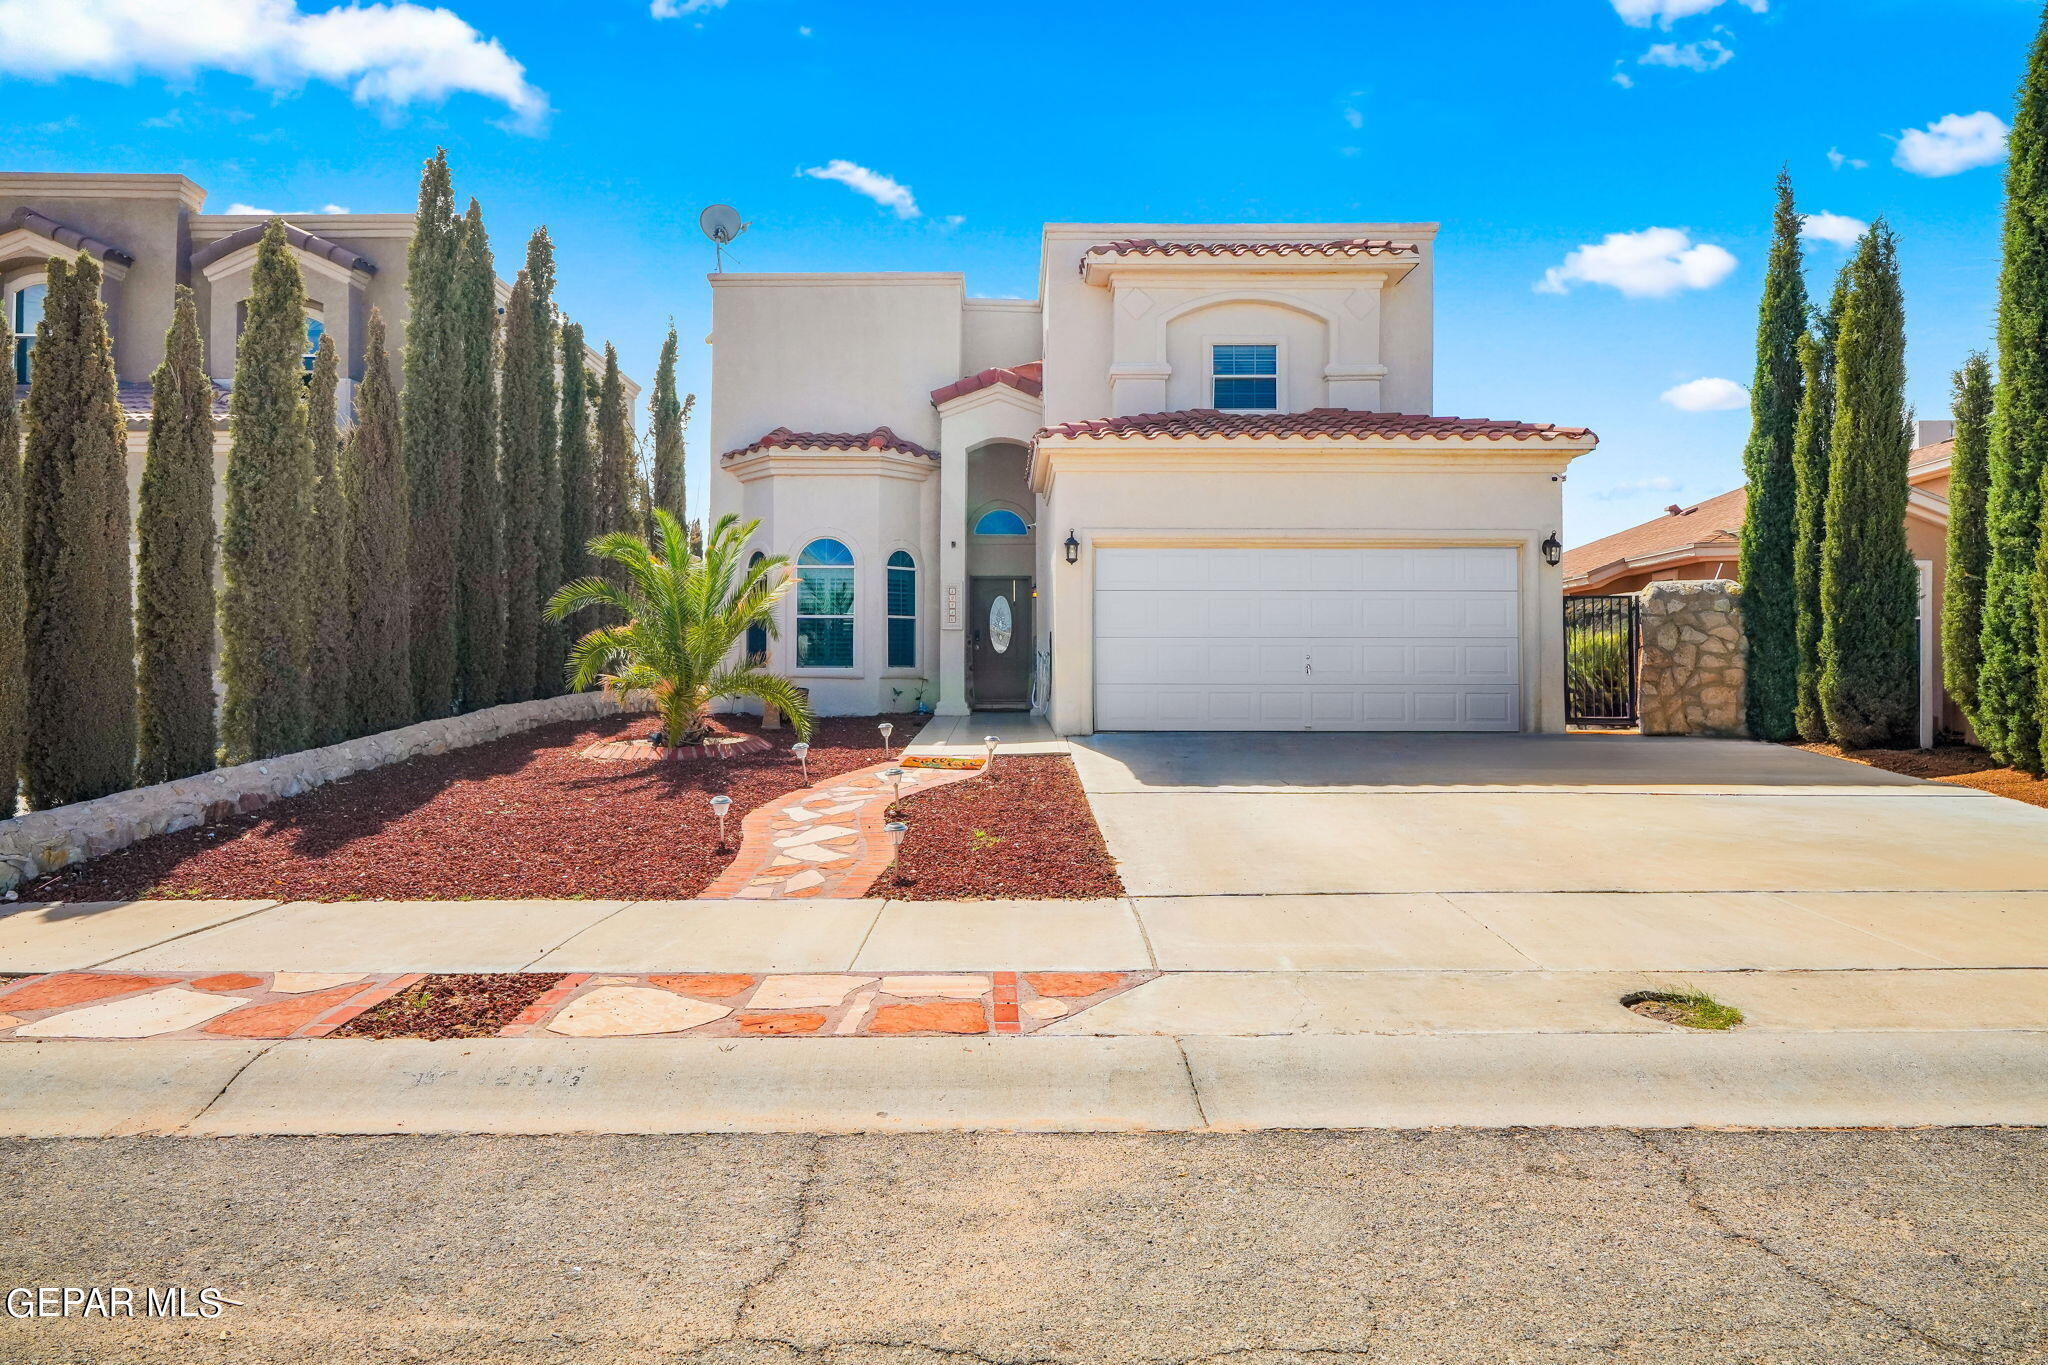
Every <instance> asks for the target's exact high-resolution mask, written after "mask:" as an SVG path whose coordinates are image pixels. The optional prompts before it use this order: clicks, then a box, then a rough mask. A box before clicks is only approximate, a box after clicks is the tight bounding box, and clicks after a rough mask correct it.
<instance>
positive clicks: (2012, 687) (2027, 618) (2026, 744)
mask: <svg viewBox="0 0 2048 1365" xmlns="http://www.w3.org/2000/svg"><path fill="white" fill-rule="evenodd" d="M2007 147H2008V149H2009V155H2010V161H2009V163H2008V164H2007V166H2006V171H2005V247H2004V249H2005V258H2004V264H2003V266H2002V267H2001V269H2000V272H1999V277H1998V388H1997V397H1996V400H1995V401H1994V403H1993V405H1992V414H1991V451H1990V465H1991V470H1990V473H1991V489H1990V493H1989V495H1988V497H1987V498H1986V508H1987V511H1986V514H1985V515H1986V520H1987V521H1988V523H1989V526H1990V533H1991V564H1990V568H1989V569H1988V570H1987V571H1986V573H1985V575H1984V665H1983V671H1982V672H1981V673H1980V674H1979V676H1978V683H1977V717H1976V726H1977V735H1978V738H1979V739H1981V740H1983V742H1984V745H1985V747H1986V748H1988V749H1990V750H1991V752H1992V753H1993V754H1994V755H1996V756H1997V757H1998V758H2000V759H2001V760H2003V761H2005V762H2007V763H2011V764H2013V765H2014V766H2016V767H2019V768H2023V769H2025V770H2026V771H2028V772H2032V773H2038V772H2040V771H2041V768H2042V755H2041V727H2040V716H2039V705H2038V700H2037V699H2038V694H2039V677H2038V669H2039V667H2040V650H2039V646H2038V644H2037V641H2038V640H2039V629H2038V621H2037V619H2036V605H2035V595H2036V592H2037V591H2038V578H2039V575H2038V574H2037V573H2036V572H2035V563H2034V560H2035V552H2036V547H2037V545H2038V543H2039V542H2040V539H2041V475H2042V471H2043V468H2044V467H2048V18H2044V21H2043V24H2042V27H2041V30H2040V32H2039V33H2038V34H2037V35H2036V37H2035V39H2034V47H2033V51H2032V52H2031V53H2030V54H2029V55H2028V58H2027V73H2026V76H2025V78H2024V79H2023V80H2022V81H2021V84H2020V90H2019V101H2018V108H2017V110H2016V112H2015V113H2014V115H2013V121H2012V134H2011V136H2010V138H2009V139H2008V141H2007Z"/></svg>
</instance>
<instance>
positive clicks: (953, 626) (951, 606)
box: [941, 583, 960, 630]
mask: <svg viewBox="0 0 2048 1365" xmlns="http://www.w3.org/2000/svg"><path fill="white" fill-rule="evenodd" d="M941 622H942V624H943V625H944V626H945V628H946V629H947V630H958V629H960V585H959V584H958V583H948V584H947V585H946V610H945V614H944V615H943V617H941Z"/></svg>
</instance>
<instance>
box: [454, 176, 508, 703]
mask: <svg viewBox="0 0 2048 1365" xmlns="http://www.w3.org/2000/svg"><path fill="white" fill-rule="evenodd" d="M456 312H457V317H458V320H459V325H460V331H461V340H462V372H461V376H460V380H461V394H460V408H459V415H460V417H461V423H462V425H461V437H462V441H461V445H462V552H461V554H460V555H459V556H458V559H457V565H456V573H457V580H456V583H457V588H458V592H457V596H456V605H457V607H458V610H459V615H458V629H457V632H456V662H457V683H458V686H459V688H460V691H461V694H462V704H463V706H464V707H465V708H468V709H472V710H473V709H475V708H476V707H479V706H489V705H491V704H492V703H494V702H495V701H497V699H498V680H499V676H500V673H501V671H502V670H503V667H504V662H505V658H504V656H505V566H504V541H503V539H502V536H503V535H504V502H503V497H502V493H501V489H500V485H499V479H498V390H497V375H498V364H497V349H498V276H497V272H496V269H495V268H494V266H493V264H492V261H491V243H490V239H489V238H488V237H487V236H486V235H485V234H484V216H483V210H482V209H481V208H480V207H478V205H477V202H476V200H474V199H472V200H470V201H469V212H468V214H467V215H466V216H465V217H464V218H463V220H462V223H461V231H460V243H459V253H458V257H457V278H456Z"/></svg>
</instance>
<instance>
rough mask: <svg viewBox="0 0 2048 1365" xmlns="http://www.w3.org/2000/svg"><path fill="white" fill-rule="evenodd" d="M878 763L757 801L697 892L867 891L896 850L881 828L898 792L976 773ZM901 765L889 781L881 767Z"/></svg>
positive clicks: (750, 895)
mask: <svg viewBox="0 0 2048 1365" xmlns="http://www.w3.org/2000/svg"><path fill="white" fill-rule="evenodd" d="M905 762H908V763H912V764H915V763H916V762H918V760H917V759H916V758H914V757H913V758H909V759H907V760H899V761H898V762H895V763H877V764H874V765H873V766H871V767H867V768H856V769H854V770H853V771H852V772H849V773H841V774H840V775H839V776H837V777H833V778H828V779H826V780H825V781H822V782H819V783H816V784H814V785H812V786H809V787H805V788H803V789H802V790H800V791H795V792H792V793H790V794H789V795H788V796H786V797H780V798H777V799H776V800H774V801H770V802H768V803H767V804H765V805H762V806H758V807H756V808H755V809H753V810H751V811H749V812H748V813H747V816H746V818H745V819H744V820H743V821H741V822H740V830H739V854H738V856H736V857H735V858H734V859H733V860H732V864H731V866H729V867H727V868H726V869H725V871H724V872H722V873H720V874H719V877H718V880H717V881H715V882H713V883H711V885H710V886H708V887H706V888H705V889H704V890H703V891H702V892H701V893H699V899H702V900H814V899H825V900H831V899H841V898H843V899H854V898H857V897H860V896H864V895H866V894H867V890H868V888H869V887H871V886H873V885H874V884H875V878H877V877H879V876H881V875H882V873H883V872H884V871H886V870H887V869H888V867H889V864H891V863H893V862H894V861H896V850H895V847H894V846H893V845H892V844H891V842H890V839H889V835H888V832H887V830H886V829H885V828H884V827H885V826H886V825H887V824H888V823H889V816H888V810H889V806H890V804H891V803H892V802H893V801H894V800H895V799H896V797H897V796H899V795H902V796H917V795H922V794H923V793H925V792H928V791H934V790H936V789H938V788H940V787H944V786H948V785H950V784H951V783H954V782H962V781H965V780H967V779H968V778H971V777H979V776H981V773H980V771H979V770H978V769H961V768H954V767H914V766H912V767H906V766H903V764H904V763H905ZM899 769H900V771H901V773H902V776H901V778H900V780H897V781H895V782H893V783H892V781H891V779H889V778H888V777H885V776H884V775H883V774H885V773H888V772H891V771H892V770H899Z"/></svg>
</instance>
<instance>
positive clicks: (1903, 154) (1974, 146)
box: [1892, 110, 2008, 176]
mask: <svg viewBox="0 0 2048 1365" xmlns="http://www.w3.org/2000/svg"><path fill="white" fill-rule="evenodd" d="M2007 131H2008V130H2007V128H2006V126H2005V121H2004V120H2003V119H2001V118H1999V117H1998V115H1996V114H1990V113H1986V112H1984V111H1983V110H1979V111H1978V112H1976V113H1974V114H1943V115H1942V116H1941V117H1940V118H1938V119H1936V120H1935V121H1934V122H1932V123H1930V124H1928V125H1927V126H1926V127H1925V128H1908V129H1906V131H1904V132H1903V133H1901V134H1899V149H1898V150H1897V151H1896V152H1894V153H1892V164H1893V165H1895V166H1898V167H1900V168H1901V169H1903V170H1908V171H1911V172H1912V173H1913V174H1915V175H1929V176H1940V175H1955V174H1957V173H1958V172H1960V171H1967V170H1970V169H1971V168H1972V167H1976V166H1989V165H1991V164H1992V163H1994V162H1998V161H2003V160H2005V135H2006V133H2007Z"/></svg>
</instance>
